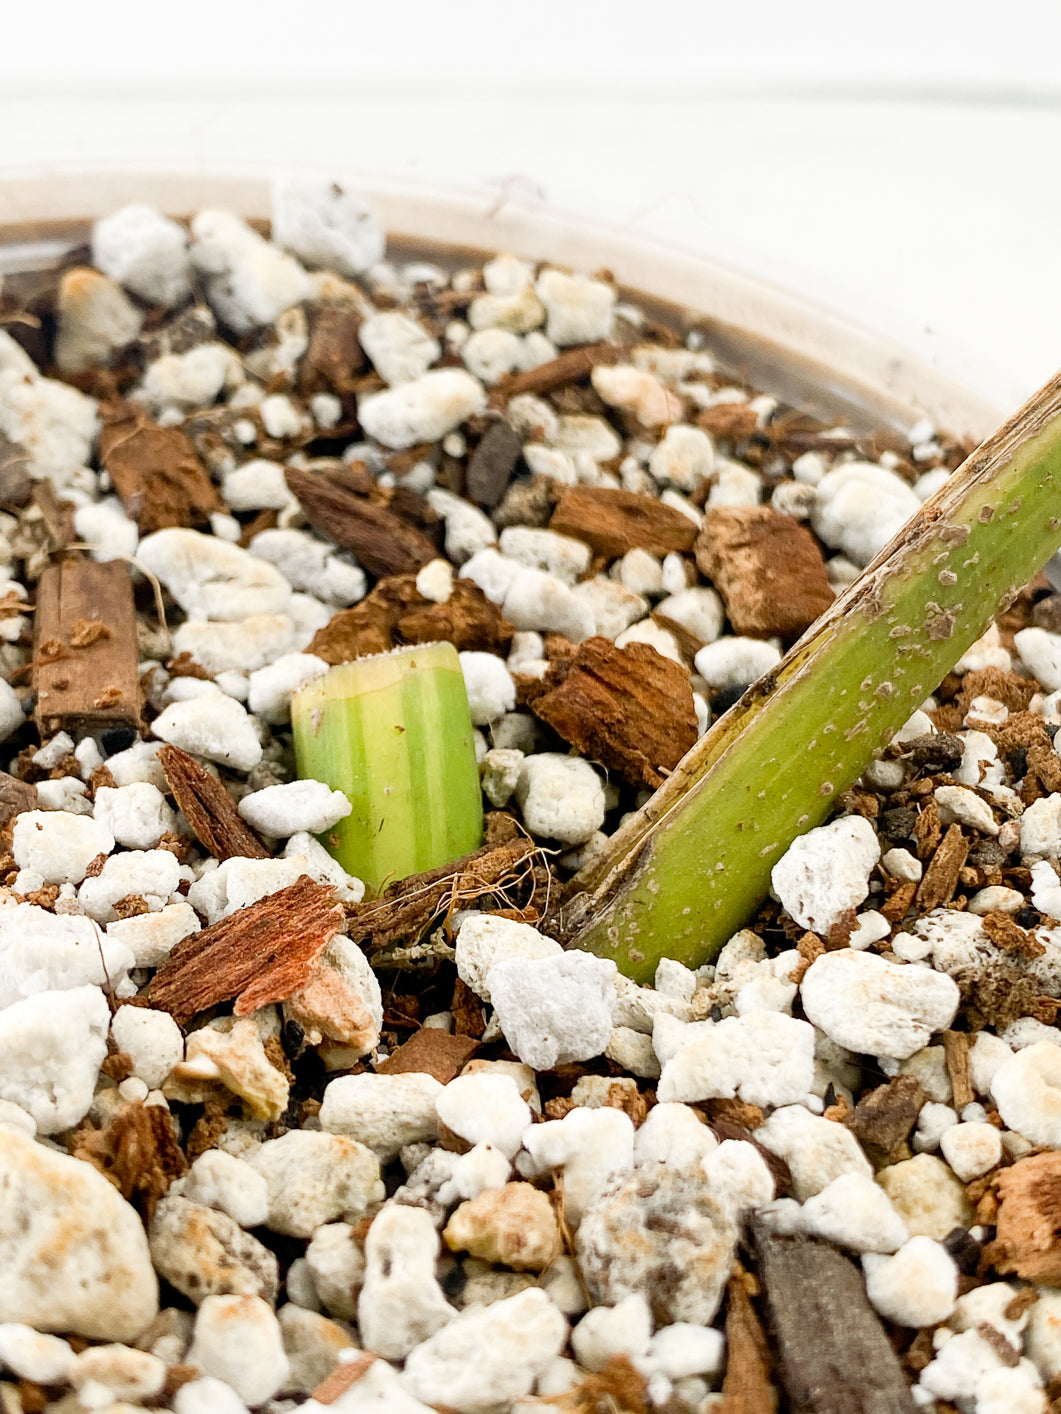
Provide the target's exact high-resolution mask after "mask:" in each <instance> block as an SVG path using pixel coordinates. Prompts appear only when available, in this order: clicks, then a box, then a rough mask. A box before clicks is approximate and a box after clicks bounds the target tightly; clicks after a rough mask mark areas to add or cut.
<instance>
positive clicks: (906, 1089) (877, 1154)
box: [844, 1075, 928, 1168]
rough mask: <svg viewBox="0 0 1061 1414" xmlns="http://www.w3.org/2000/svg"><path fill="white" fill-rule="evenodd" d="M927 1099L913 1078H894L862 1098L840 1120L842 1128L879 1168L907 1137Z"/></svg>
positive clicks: (902, 1076)
mask: <svg viewBox="0 0 1061 1414" xmlns="http://www.w3.org/2000/svg"><path fill="white" fill-rule="evenodd" d="M927 1099H928V1096H927V1095H926V1094H925V1092H924V1090H922V1088H921V1086H920V1084H919V1082H918V1081H917V1079H916V1077H915V1076H913V1075H897V1076H896V1077H895V1079H894V1080H889V1081H888V1083H887V1084H886V1085H878V1086H877V1088H876V1089H875V1090H871V1091H870V1092H869V1093H868V1094H867V1095H863V1097H862V1099H861V1100H859V1102H858V1104H857V1105H856V1106H855V1108H854V1109H853V1110H852V1111H851V1113H850V1114H849V1115H848V1116H847V1118H846V1119H845V1120H844V1128H845V1129H849V1130H850V1131H851V1133H852V1134H853V1135H854V1136H855V1138H856V1139H857V1140H858V1142H859V1143H860V1144H861V1145H862V1147H863V1149H865V1151H866V1154H867V1156H868V1158H869V1159H870V1161H871V1163H873V1164H874V1166H876V1167H878V1168H879V1167H880V1165H881V1164H883V1163H885V1162H886V1160H887V1159H888V1158H889V1157H890V1156H891V1155H892V1154H893V1153H894V1152H895V1150H896V1149H898V1147H899V1145H900V1144H903V1143H905V1141H906V1140H907V1139H908V1138H909V1136H910V1131H911V1130H912V1129H913V1127H914V1125H915V1124H916V1123H917V1116H918V1115H919V1114H920V1112H921V1106H922V1105H923V1104H924V1103H925V1101H926V1100H927Z"/></svg>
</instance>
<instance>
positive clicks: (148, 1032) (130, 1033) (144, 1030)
mask: <svg viewBox="0 0 1061 1414" xmlns="http://www.w3.org/2000/svg"><path fill="white" fill-rule="evenodd" d="M111 1035H112V1036H113V1038H114V1044H115V1045H116V1046H117V1047H118V1049H119V1051H124V1052H125V1054H126V1055H127V1056H128V1057H129V1059H130V1060H131V1061H132V1064H133V1074H134V1075H138V1076H139V1077H140V1079H141V1080H143V1081H144V1083H145V1084H146V1085H147V1087H148V1089H149V1090H157V1089H158V1087H159V1086H160V1085H161V1084H162V1082H163V1081H164V1080H165V1078H166V1076H167V1075H168V1074H169V1073H170V1071H171V1070H172V1069H173V1067H174V1066H175V1065H176V1064H177V1062H178V1061H179V1060H181V1058H182V1057H183V1055H184V1037H183V1035H182V1034H181V1029H180V1027H179V1026H178V1025H177V1023H176V1022H175V1021H174V1020H173V1017H172V1016H170V1014H169V1012H167V1011H154V1010H153V1009H152V1008H151V1007H142V1006H122V1007H119V1008H118V1010H117V1011H116V1012H115V1013H114V1019H113V1021H112V1022H111Z"/></svg>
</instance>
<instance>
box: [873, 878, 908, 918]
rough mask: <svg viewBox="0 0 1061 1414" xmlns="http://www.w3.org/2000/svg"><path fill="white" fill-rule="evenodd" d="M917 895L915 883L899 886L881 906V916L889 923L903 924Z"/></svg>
mask: <svg viewBox="0 0 1061 1414" xmlns="http://www.w3.org/2000/svg"><path fill="white" fill-rule="evenodd" d="M916 893H917V885H916V884H915V883H906V884H899V885H897V886H896V887H895V888H894V889H893V890H892V891H891V893H890V894H889V895H888V897H887V899H886V900H885V901H884V903H882V904H881V908H880V911H881V914H882V915H883V917H885V918H886V919H887V920H888V922H889V923H901V922H902V921H903V919H904V918H905V917H906V915H907V913H908V912H909V910H910V905H911V904H912V903H913V901H914V895H915V894H916Z"/></svg>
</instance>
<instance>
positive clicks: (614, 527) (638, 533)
mask: <svg viewBox="0 0 1061 1414" xmlns="http://www.w3.org/2000/svg"><path fill="white" fill-rule="evenodd" d="M549 529H550V530H555V531H556V532H557V534H559V535H570V536H573V537H574V539H576V540H582V541H583V542H584V543H585V544H587V545H589V546H590V548H591V549H592V550H593V552H594V553H595V554H597V555H603V556H604V557H605V558H606V559H609V560H616V559H618V558H619V556H620V555H625V554H626V552H627V551H628V550H647V551H648V552H649V553H650V554H652V555H667V554H669V553H670V552H671V551H672V550H677V551H679V552H684V551H686V550H691V549H692V547H693V543H694V541H695V540H696V537H697V535H698V534H699V531H698V528H697V526H695V525H694V524H693V522H692V521H691V520H690V519H689V517H688V516H686V515H683V514H682V512H681V511H676V510H675V509H674V507H673V506H668V505H667V504H666V503H665V502H663V501H658V500H656V498H655V497H654V496H642V495H639V494H638V492H636V491H620V490H618V489H616V488H614V487H611V486H565V487H564V489H563V492H562V494H561V496H560V500H559V503H558V504H557V507H556V510H555V511H553V514H552V517H551V519H550V521H549Z"/></svg>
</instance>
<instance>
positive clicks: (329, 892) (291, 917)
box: [150, 874, 343, 1023]
mask: <svg viewBox="0 0 1061 1414" xmlns="http://www.w3.org/2000/svg"><path fill="white" fill-rule="evenodd" d="M342 926H343V908H342V905H341V904H337V903H336V902H335V890H334V889H333V888H332V887H331V886H330V885H325V884H315V883H314V882H313V880H312V879H310V878H308V877H307V876H306V875H305V874H303V876H302V877H301V878H300V879H299V880H297V882H296V883H294V884H290V885H289V886H288V887H287V888H286V889H278V890H277V892H276V893H273V894H268V895H267V896H266V897H265V898H263V899H261V900H259V902H258V903H252V904H251V905H250V906H249V907H248V908H241V909H238V910H237V911H236V912H235V913H230V914H229V915H228V917H227V918H222V919H220V920H219V921H218V922H217V923H212V924H211V925H210V927H209V928H204V929H203V930H202V932H201V933H192V934H190V935H189V936H188V937H187V938H183V939H182V940H181V941H180V942H179V943H178V944H177V946H176V947H175V948H174V949H173V951H172V952H171V953H170V955H169V957H168V958H167V960H166V961H165V962H164V963H163V965H162V966H161V967H160V968H159V970H158V971H157V972H156V973H155V976H154V978H153V980H152V982H151V986H150V998H151V1005H152V1006H154V1007H160V1008H161V1009H162V1010H163V1011H168V1012H169V1013H170V1015H171V1016H173V1017H174V1018H175V1020H177V1021H178V1022H181V1023H183V1022H186V1021H190V1020H191V1018H192V1017H193V1016H195V1015H196V1014H197V1013H198V1012H200V1011H206V1009H207V1008H208V1007H212V1006H218V1005H219V1004H220V1003H221V1002H227V1001H231V1000H232V999H233V998H235V1003H236V1004H235V1007H234V1011H235V1013H236V1015H237V1016H246V1015H248V1014H249V1013H250V1012H252V1011H256V1010H257V1009H258V1007H262V1006H266V1005H267V1004H268V1003H269V1002H279V1001H283V1000H285V998H287V997H290V996H291V994H292V993H293V992H297V991H298V989H299V988H300V987H301V986H302V985H303V984H304V983H305V982H306V980H307V979H308V978H309V977H310V975H311V974H312V973H313V971H314V970H315V966H316V962H317V959H318V958H319V957H320V955H321V953H322V952H323V951H324V949H325V948H326V947H327V945H328V944H329V943H330V942H331V940H332V938H334V937H335V935H336V933H337V932H338V931H339V929H340V928H341V927H342Z"/></svg>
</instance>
